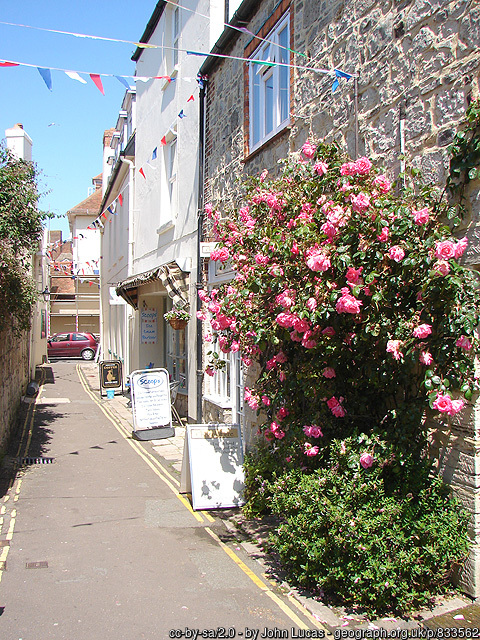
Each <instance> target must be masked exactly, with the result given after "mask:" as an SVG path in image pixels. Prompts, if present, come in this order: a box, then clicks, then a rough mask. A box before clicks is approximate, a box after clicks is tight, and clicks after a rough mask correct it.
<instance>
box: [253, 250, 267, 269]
mask: <svg viewBox="0 0 480 640" xmlns="http://www.w3.org/2000/svg"><path fill="white" fill-rule="evenodd" d="M269 260H270V258H269V257H268V256H264V255H263V254H261V253H257V254H256V255H255V262H256V263H257V264H258V265H260V266H261V267H264V266H265V265H266V264H268V262H269Z"/></svg>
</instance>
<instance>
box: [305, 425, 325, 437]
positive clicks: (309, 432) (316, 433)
mask: <svg viewBox="0 0 480 640" xmlns="http://www.w3.org/2000/svg"><path fill="white" fill-rule="evenodd" d="M303 433H304V434H305V435H306V436H308V437H310V438H322V437H323V433H322V430H321V429H320V427H317V425H314V424H313V425H310V426H305V427H303Z"/></svg>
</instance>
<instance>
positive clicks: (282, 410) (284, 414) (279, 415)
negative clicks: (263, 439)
mask: <svg viewBox="0 0 480 640" xmlns="http://www.w3.org/2000/svg"><path fill="white" fill-rule="evenodd" d="M289 413H290V412H289V410H288V409H287V408H286V407H280V409H279V410H278V411H277V418H278V419H279V420H283V419H284V418H286V417H287V416H288V414H289Z"/></svg>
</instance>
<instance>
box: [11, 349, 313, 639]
mask: <svg viewBox="0 0 480 640" xmlns="http://www.w3.org/2000/svg"><path fill="white" fill-rule="evenodd" d="M41 371H42V377H41V379H40V390H39V393H38V394H37V396H36V397H35V398H34V399H33V400H32V402H31V403H30V404H29V405H28V409H27V410H26V412H25V416H24V417H23V419H22V422H21V424H20V426H19V431H18V434H17V438H16V439H15V442H14V443H13V444H12V448H11V449H10V451H9V455H8V456H7V457H6V460H5V464H4V469H6V470H7V471H8V469H9V467H10V468H15V467H17V466H18V461H20V463H21V465H20V466H18V469H17V472H16V474H15V476H14V477H12V476H11V477H10V484H9V486H8V483H7V481H8V478H7V477H5V473H6V472H5V471H4V477H3V478H2V480H3V481H4V484H5V487H4V490H3V491H2V495H1V498H0V500H1V502H0V504H1V514H0V522H1V536H0V545H1V548H0V563H1V564H0V569H1V572H0V579H1V584H0V637H1V638H2V640H20V639H21V640H50V639H54V640H59V639H68V640H84V639H85V638H88V639H89V640H100V639H101V640H127V639H128V640H134V639H135V640H139V639H141V638H147V639H149V640H154V639H157V638H158V639H160V638H168V637H186V638H188V637H196V634H197V632H198V636H197V637H226V638H234V637H241V638H242V637H243V638H249V637H250V638H256V637H257V636H258V637H261V636H262V634H265V633H266V634H267V635H266V636H265V637H292V633H294V634H295V633H298V632H301V633H306V634H310V635H303V636H300V637H322V636H323V633H324V627H322V625H321V624H320V623H319V622H318V621H317V620H315V618H314V617H313V616H311V615H309V614H308V612H307V611H303V610H302V609H301V607H299V606H298V604H295V603H294V602H293V600H292V598H289V597H288V596H286V595H284V594H282V593H281V592H280V591H279V590H278V589H277V588H276V587H275V586H274V585H272V584H271V583H270V582H269V581H268V579H267V577H266V576H265V575H262V567H261V565H260V564H258V563H256V562H255V561H254V560H253V559H251V558H249V557H248V555H247V554H246V553H245V552H244V551H243V549H242V548H241V547H240V546H239V545H238V544H236V542H235V539H234V537H233V536H232V535H231V533H229V532H228V531H227V529H226V528H225V526H224V524H223V523H222V521H221V520H220V519H218V518H217V517H216V516H215V514H214V513H213V512H212V513H210V512H205V511H203V512H194V511H192V509H191V506H190V502H189V501H188V498H187V497H186V496H181V495H180V494H179V493H178V479H177V477H176V476H175V474H174V473H173V472H174V470H173V469H170V470H169V469H168V468H167V466H168V465H166V464H165V460H163V463H162V461H161V459H160V457H159V456H158V455H157V454H156V452H155V450H154V448H153V447H152V445H151V443H148V442H147V443H139V442H137V441H135V440H133V439H132V437H131V431H129V429H128V423H127V421H126V420H125V421H123V420H121V419H119V417H118V415H116V414H115V413H114V412H113V411H112V410H111V409H110V407H109V404H108V400H106V399H105V398H104V399H102V400H100V396H99V394H98V392H97V393H96V392H95V391H94V373H95V365H93V364H90V363H83V362H82V363H80V362H78V361H77V362H75V361H64V362H55V363H53V364H51V365H47V366H45V367H43V368H42V369H41ZM92 372H93V373H92ZM92 378H93V383H92ZM89 382H90V384H89ZM97 384H98V383H97ZM110 406H111V405H110ZM222 628H223V629H224V630H225V631H222ZM298 630H300V631H298ZM302 630H303V631H302ZM306 630H311V631H306ZM277 633H278V634H280V635H276V634H277ZM202 634H203V636H202ZM268 634H272V635H270V636H269V635H268ZM286 634H288V635H286ZM293 637H295V636H293Z"/></svg>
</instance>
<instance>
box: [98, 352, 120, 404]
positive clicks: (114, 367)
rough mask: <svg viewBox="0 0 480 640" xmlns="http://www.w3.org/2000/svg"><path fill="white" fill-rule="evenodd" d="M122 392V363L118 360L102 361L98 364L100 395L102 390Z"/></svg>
mask: <svg viewBox="0 0 480 640" xmlns="http://www.w3.org/2000/svg"><path fill="white" fill-rule="evenodd" d="M118 388H121V389H122V392H123V375H122V363H121V362H120V360H104V361H102V362H100V395H101V396H102V395H103V389H118Z"/></svg>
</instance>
